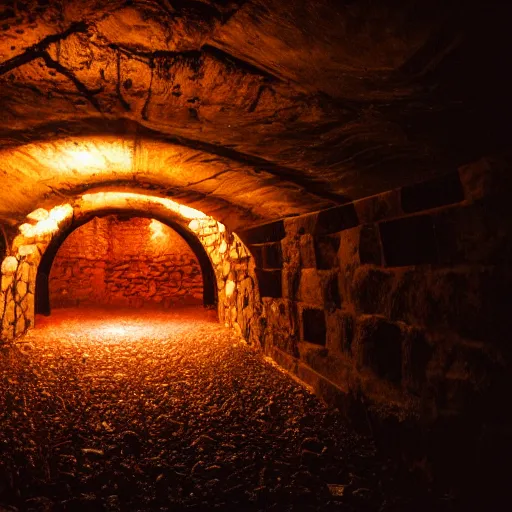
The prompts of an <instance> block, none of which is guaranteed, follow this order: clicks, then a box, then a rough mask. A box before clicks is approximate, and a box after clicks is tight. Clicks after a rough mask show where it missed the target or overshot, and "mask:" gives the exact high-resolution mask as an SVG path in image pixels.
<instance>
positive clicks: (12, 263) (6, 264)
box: [2, 256, 18, 275]
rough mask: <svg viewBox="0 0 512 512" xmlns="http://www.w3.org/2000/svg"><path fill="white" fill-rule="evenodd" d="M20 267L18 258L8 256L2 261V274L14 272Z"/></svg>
mask: <svg viewBox="0 0 512 512" xmlns="http://www.w3.org/2000/svg"><path fill="white" fill-rule="evenodd" d="M17 268H18V260H17V259H16V258H15V257H14V256H7V258H5V260H4V261H3V262H2V274H4V275H9V274H14V272H16V269H17Z"/></svg>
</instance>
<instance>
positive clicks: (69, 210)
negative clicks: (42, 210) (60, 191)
mask: <svg viewBox="0 0 512 512" xmlns="http://www.w3.org/2000/svg"><path fill="white" fill-rule="evenodd" d="M72 215H73V207H72V206H71V205H70V204H63V205H60V206H56V207H55V208H52V209H51V210H50V212H49V217H50V219H52V220H54V221H55V222H57V224H59V223H60V222H62V221H63V220H65V219H67V218H69V217H71V216H72Z"/></svg>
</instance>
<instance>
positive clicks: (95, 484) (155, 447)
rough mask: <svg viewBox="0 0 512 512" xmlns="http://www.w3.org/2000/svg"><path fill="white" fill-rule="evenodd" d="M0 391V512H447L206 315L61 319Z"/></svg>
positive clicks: (20, 349)
mask: <svg viewBox="0 0 512 512" xmlns="http://www.w3.org/2000/svg"><path fill="white" fill-rule="evenodd" d="M0 385H1V394H0V510H34V511H36V510H37V511H53V510H57V511H78V512H80V511H96V510H98V511H99V510H102V511H120V510H122V511H139V510H140V511H149V510H151V511H152V510H155V511H166V510H173V511H174V510H244V511H245V510H247V511H249V510H275V511H286V510H322V511H323V510H341V511H373V510H375V511H381V512H385V511H395V510H396V511H398V510H415V511H419V510H448V508H445V507H443V504H442V502H435V503H434V502H431V501H429V500H428V499H427V498H426V496H421V497H420V496H418V491H417V489H414V488H412V487H410V486H409V485H406V484H405V483H404V482H403V480H402V479H398V478H397V472H396V471H395V469H394V468H393V465H391V464H389V463H383V462H382V461H379V459H378V458H377V457H376V456H375V455H374V451H373V447H372V444H371V442H370V441H369V440H368V439H364V438H361V437H358V436H356V435H355V434H354V433H352V432H350V431H349V430H348V429H347V428H346V427H345V426H344V424H343V422H342V420H341V419H340V418H339V417H338V416H337V415H336V414H335V413H329V412H328V411H326V409H325V408H324V407H323V406H322V405H321V403H319V401H318V400H316V399H315V398H314V397H313V396H312V395H311V394H309V393H308V391H307V390H305V389H304V388H302V387H301V386H299V385H298V384H297V383H296V382H295V381H293V380H292V379H291V378H290V377H289V376H287V375H286V374H284V373H283V372H281V371H280V370H279V369H277V368H276V367H274V366H272V365H271V364H270V363H269V362H267V361H265V360H264V359H263V358H262V357H261V356H260V355H258V354H257V353H255V352H254V351H253V350H252V349H251V348H250V347H248V346H247V345H245V344H244V343H242V342H240V341H239V340H238V339H237V338H236V337H235V336H234V335H233V334H232V333H231V332H230V331H229V330H227V329H226V328H224V327H223V326H221V325H219V324H218V323H216V322H215V321H214V320H213V319H211V318H209V317H208V315H207V314H206V312H205V310H203V309H195V310H194V309H186V310H179V311H175V312H170V313H162V312H159V313H158V312H147V311H132V312H127V311H125V312H112V311H110V312H105V311H103V312H102V311H93V310H81V311H77V310H57V311H55V312H54V314H53V315H52V317H51V318H49V319H46V318H45V319H40V321H39V325H38V327H37V329H35V330H33V331H32V332H30V333H29V334H28V335H27V336H26V337H25V338H23V339H22V340H21V342H20V343H18V344H17V345H16V347H14V348H7V347H4V348H3V349H2V350H1V351H0ZM328 484H339V485H340V486H342V487H333V486H332V485H330V486H329V485H328ZM341 494H342V495H341ZM447 506H448V503H446V507H447ZM2 507H3V508H2Z"/></svg>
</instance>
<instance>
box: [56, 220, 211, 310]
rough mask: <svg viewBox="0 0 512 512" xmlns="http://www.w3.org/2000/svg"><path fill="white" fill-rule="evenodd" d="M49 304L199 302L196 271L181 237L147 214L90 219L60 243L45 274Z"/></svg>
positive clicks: (198, 273)
mask: <svg viewBox="0 0 512 512" xmlns="http://www.w3.org/2000/svg"><path fill="white" fill-rule="evenodd" d="M50 299H51V304H52V306H53V307H66V306H78V305H99V306H101V305H115V306H136V307H142V306H145V305H150V306H155V305H158V306H163V307H170V306H173V305H177V304H189V305H190V304H202V300H203V285H202V277H201V269H200V266H199V263H198V261H197V258H196V256H195V254H194V253H193V251H192V249H191V248H190V247H189V246H188V244H187V243H186V242H185V240H183V238H182V237H181V236H180V235H179V234H178V233H176V232H175V231H174V230H173V229H171V228H169V227H168V226H166V225H164V224H161V223H160V222H157V221H152V220H150V219H146V218H140V217H134V218H133V217H132V218H123V217H122V216H121V217H117V216H109V217H103V218H95V219H93V220H92V221H91V222H88V223H87V224H85V225H83V226H81V227H80V228H78V229H77V230H75V231H74V232H73V233H72V234H71V235H70V236H69V237H68V238H67V239H66V241H65V242H64V243H63V244H62V246H61V248H60V249H59V252H58V254H57V257H56V258H55V260H54V263H53V266H52V272H51V275H50Z"/></svg>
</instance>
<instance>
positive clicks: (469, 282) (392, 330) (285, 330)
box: [240, 160, 512, 478]
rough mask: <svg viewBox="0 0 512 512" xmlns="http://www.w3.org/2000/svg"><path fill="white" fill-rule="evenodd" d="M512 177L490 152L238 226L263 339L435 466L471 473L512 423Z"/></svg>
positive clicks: (298, 370) (391, 440)
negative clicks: (407, 180)
mask: <svg viewBox="0 0 512 512" xmlns="http://www.w3.org/2000/svg"><path fill="white" fill-rule="evenodd" d="M509 176H510V165H509V162H506V161H503V160H482V161H480V162H477V163H475V164H472V165H468V166H465V167H463V168H461V169H460V170H459V171H458V172H453V173H451V174H447V175H445V176H442V177H440V178H436V179H435V180H432V181H429V182H425V183H419V184H417V185H414V186H408V187H404V188H402V189H398V190H392V191H389V192H386V193H384V194H380V195H377V196H373V197H369V198H366V199H363V200H359V201H356V202H354V203H350V204H347V205H343V206H340V207H336V208H331V209H329V210H324V211H322V212H318V213H315V214H310V215H305V216H300V217H294V218H289V219H285V220H284V221H279V222H275V223H272V224H267V225H265V226H260V227H258V228H253V229H251V230H248V231H246V232H243V233H240V236H241V238H242V240H244V242H246V244H247V245H248V247H249V249H250V250H251V252H252V254H253V255H254V257H255V261H256V267H257V268H256V274H257V276H258V282H259V288H260V294H261V297H262V303H263V310H262V316H261V322H262V324H263V325H264V327H265V328H264V329H263V330H262V339H261V343H262V346H263V347H264V349H265V351H266V352H267V353H268V354H270V355H272V357H273V358H274V359H275V360H276V361H277V362H279V363H280V364H281V365H282V366H284V367H286V368H287V369H289V370H290V371H291V372H293V373H295V374H296V375H298V376H299V377H300V378H301V379H302V380H303V381H305V382H306V383H308V384H309V385H311V386H312V387H313V388H314V389H315V391H316V392H317V393H318V394H319V395H320V396H322V397H323V398H324V399H325V400H326V401H327V402H328V403H330V404H331V405H334V406H336V407H339V408H340V409H342V410H343V411H344V412H345V413H346V414H347V416H348V417H349V418H351V419H352V420H354V421H355V422H356V423H359V424H360V425H362V426H365V427H370V429H371V431H372V432H373V433H374V434H375V435H376V437H377V440H378V441H379V440H380V444H381V448H384V449H386V450H392V451H399V452H400V453H401V455H402V456H403V457H406V458H407V459H408V460H409V461H410V462H411V465H413V464H419V465H420V466H421V469H422V471H423V472H424V473H426V474H428V473H429V472H433V473H434V474H435V475H436V477H440V476H441V477H442V474H443V473H444V474H445V475H446V476H447V477H452V476H453V475H451V473H453V472H454V471H456V470H455V467H456V468H457V471H458V473H456V474H460V475H461V478H465V476H467V472H465V471H460V468H469V467H472V468H474V467H475V465H478V464H476V459H475V453H476V452H477V451H478V450H480V453H484V452H485V451H486V450H488V449H489V446H488V445H489V443H490V444H496V443H497V441H495V440H494V439H493V438H495V439H498V438H499V436H498V435H497V432H499V433H501V434H504V435H505V437H507V436H508V438H509V439H510V433H511V432H512V429H509V428H508V426H506V423H505V422H504V420H503V417H504V410H503V405H500V404H503V403H505V401H506V399H507V396H508V395H507V393H508V391H510V390H511V389H512V387H511V377H510V376H511V372H510V352H511V350H510V348H509V347H510V344H509V343H508V338H509V333H508V317H509V315H510V312H511V311H512V293H511V292H512V267H511V266H510V263H511V261H512V237H511V235H512V212H511V206H510V201H509V195H510V191H511V190H512V186H511V180H510V177H509ZM508 425H509V426H510V423H509V424H508ZM490 433H492V434H490ZM484 437H485V438H486V440H485V441H482V439H483V438H484ZM477 441H478V442H479V443H481V442H484V444H485V443H487V445H486V446H487V447H486V448H485V450H484V449H483V448H481V446H482V445H478V446H480V447H479V448H477V444H476V443H477ZM496 447H497V450H499V449H500V445H499V444H497V445H496ZM462 475H464V476H462Z"/></svg>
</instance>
